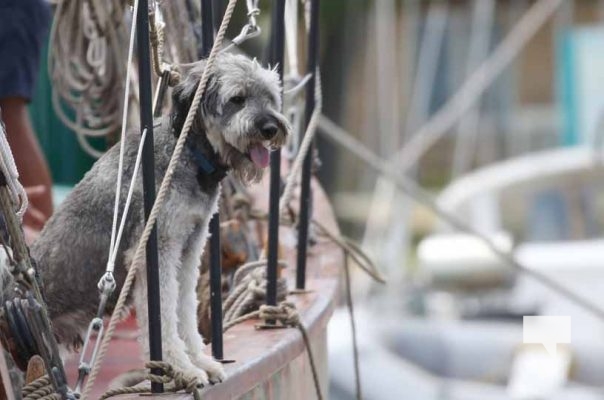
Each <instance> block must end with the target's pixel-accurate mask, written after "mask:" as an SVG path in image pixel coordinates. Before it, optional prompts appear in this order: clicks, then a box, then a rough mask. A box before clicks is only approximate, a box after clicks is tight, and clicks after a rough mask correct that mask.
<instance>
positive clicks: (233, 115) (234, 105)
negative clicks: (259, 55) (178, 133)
mask: <svg viewBox="0 0 604 400" xmlns="http://www.w3.org/2000/svg"><path fill="white" fill-rule="evenodd" d="M204 67H205V63H203V64H202V63H200V64H199V65H198V66H196V67H194V68H193V69H192V70H191V71H190V72H189V73H188V76H187V78H186V79H185V80H184V81H183V82H182V83H180V84H178V85H177V86H176V87H175V88H174V94H173V109H174V111H173V122H175V121H174V120H180V121H181V122H180V124H182V123H183V122H184V116H186V113H187V111H188V109H189V106H190V104H191V102H192V100H193V96H194V94H195V90H196V89H197V86H198V84H199V80H200V79H201V75H202V73H203V69H204ZM280 92H281V83H280V81H279V76H278V74H277V72H276V71H274V70H270V69H265V68H263V67H262V66H260V64H258V62H256V61H255V60H250V59H249V58H247V57H244V56H240V55H233V54H229V53H221V54H220V55H219V56H218V57H217V58H216V63H215V64H214V68H213V70H212V71H211V73H210V77H209V80H208V83H207V86H206V90H205V94H204V96H203V99H202V101H201V105H200V109H199V110H198V113H197V116H196V122H195V124H194V126H193V131H192V132H191V135H195V134H203V133H205V135H206V136H207V140H208V141H209V143H210V145H211V146H212V149H213V151H214V152H215V153H216V154H217V155H218V158H219V162H220V163H221V164H222V165H224V166H226V167H228V168H230V169H231V170H232V171H233V173H234V174H235V176H237V177H238V178H240V179H241V180H243V181H246V182H247V181H256V180H258V179H260V178H261V177H262V171H263V169H264V168H266V167H267V166H268V163H269V151H270V150H271V149H276V148H279V147H281V146H283V145H284V144H285V141H286V138H287V135H288V134H289V132H290V131H291V127H290V124H289V122H288V121H287V119H286V118H285V117H284V116H283V115H282V114H281V112H280V109H281V93H280ZM177 129H180V128H177Z"/></svg>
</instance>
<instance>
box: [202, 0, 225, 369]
mask: <svg viewBox="0 0 604 400" xmlns="http://www.w3.org/2000/svg"><path fill="white" fill-rule="evenodd" d="M215 1H216V0H201V53H202V54H201V56H202V58H207V57H208V56H209V55H210V52H211V51H212V46H213V45H214V18H213V13H212V3H213V2H215ZM210 235H211V236H210V312H211V320H212V355H213V356H214V358H215V359H217V360H222V359H223V358H224V353H223V344H222V265H221V259H220V257H221V249H220V216H219V214H218V213H216V214H214V215H213V216H212V219H211V220H210Z"/></svg>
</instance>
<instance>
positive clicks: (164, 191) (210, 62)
mask: <svg viewBox="0 0 604 400" xmlns="http://www.w3.org/2000/svg"><path fill="white" fill-rule="evenodd" d="M236 4H237V0H229V3H228V5H227V7H226V11H225V13H224V17H223V19H222V23H221V25H220V29H219V30H218V33H217V35H216V39H215V42H214V46H212V50H211V52H210V56H209V57H208V59H207V63H206V67H205V68H204V70H203V73H202V76H201V79H200V82H199V86H198V87H197V90H196V91H195V96H194V97H193V101H192V102H191V105H190V108H189V111H188V113H187V118H186V119H185V123H184V125H183V128H182V131H181V133H180V135H179V137H178V140H177V142H176V146H175V148H174V152H173V153H172V157H171V158H170V162H169V164H168V168H167V170H166V174H165V176H164V179H163V180H162V183H161V186H160V188H159V191H158V193H157V197H156V199H155V203H154V204H153V208H152V209H151V213H150V214H149V218H148V220H147V223H146V224H145V229H144V230H143V233H142V235H141V238H140V239H139V242H138V245H137V248H136V252H135V254H134V257H133V260H132V262H131V264H130V267H129V268H128V274H127V276H126V279H125V281H124V284H123V286H122V290H121V291H120V295H119V297H118V300H117V303H116V305H115V310H114V312H113V314H112V315H111V319H110V321H109V325H108V327H107V331H106V334H105V337H104V338H103V342H102V344H101V347H100V349H99V353H98V356H97V358H96V360H95V362H94V364H93V366H92V369H91V372H90V376H89V378H88V381H87V382H86V387H85V389H84V393H83V395H82V399H84V400H85V399H87V398H88V395H89V393H90V390H91V389H92V386H93V385H94V381H95V380H96V377H97V375H98V373H99V369H100V366H101V364H102V361H103V358H104V357H105V354H106V352H107V348H108V346H109V342H110V341H111V338H112V336H113V332H114V331H115V327H116V324H117V322H118V317H119V316H120V315H121V312H122V310H123V309H124V307H126V299H127V297H128V294H129V293H130V288H131V287H132V283H133V282H134V277H135V276H136V272H137V271H138V268H139V267H140V266H141V265H142V264H144V257H145V245H146V243H147V240H148V239H149V236H150V234H151V231H152V229H153V226H154V225H155V222H156V220H157V217H158V215H159V212H160V211H161V209H162V207H163V205H164V202H165V200H166V198H167V195H168V192H169V190H170V183H171V181H172V176H173V175H174V171H175V169H176V165H177V163H179V162H180V155H181V153H182V151H183V148H184V145H185V142H186V139H187V137H188V135H189V132H190V130H191V126H192V125H193V120H194V118H195V114H196V113H197V110H198V108H199V103H200V101H201V97H202V96H203V94H204V92H205V89H206V85H207V82H208V78H209V75H210V71H211V70H212V69H213V67H214V63H215V60H216V56H217V54H218V52H219V51H220V48H221V46H222V42H223V41H224V35H225V33H226V30H227V27H228V25H229V22H230V20H231V16H232V15H233V11H234V9H235V5H236Z"/></svg>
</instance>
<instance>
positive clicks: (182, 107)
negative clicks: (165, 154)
mask: <svg viewBox="0 0 604 400" xmlns="http://www.w3.org/2000/svg"><path fill="white" fill-rule="evenodd" d="M198 84H199V76H198V75H197V74H196V73H195V71H191V73H189V74H187V77H186V79H185V80H184V81H182V82H180V83H179V84H178V85H176V86H175V87H174V89H173V90H172V112H171V115H170V119H171V120H172V124H171V125H172V130H173V133H174V135H175V136H178V135H179V134H180V131H181V130H182V126H183V125H184V123H185V119H186V118H187V113H188V112H189V106H190V105H191V102H192V101H193V97H194V96H195V90H196V89H197V85H198Z"/></svg>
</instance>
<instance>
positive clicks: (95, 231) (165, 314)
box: [31, 54, 290, 383]
mask: <svg viewBox="0 0 604 400" xmlns="http://www.w3.org/2000/svg"><path fill="white" fill-rule="evenodd" d="M202 71H203V64H202V63H200V64H199V65H198V66H197V67H195V68H193V70H192V71H191V72H190V73H189V74H188V76H187V78H186V79H185V80H184V82H182V83H180V84H179V85H178V86H177V87H176V88H175V89H174V92H173V105H172V109H173V111H172V113H171V115H170V117H166V118H163V119H162V120H161V121H157V122H156V127H155V140H154V143H155V176H156V178H157V183H156V184H157V187H159V185H160V182H161V180H162V179H163V176H164V174H165V171H166V168H167V166H168V162H169V160H170V157H171V155H172V152H173V150H174V146H175V144H176V140H177V135H178V134H179V133H180V130H181V128H182V125H183V123H184V120H185V117H186V114H187V111H188V109H189V105H190V103H191V101H192V98H193V95H194V93H195V90H196V88H197V85H198V83H199V79H200V77H201V74H202ZM280 106H281V105H280V82H279V78H278V75H277V74H276V73H275V72H274V71H272V70H268V69H264V68H262V67H260V66H259V65H258V63H256V62H255V61H251V60H249V59H247V58H245V57H242V56H235V55H230V54H221V55H220V56H219V57H218V58H217V61H216V67H215V69H214V71H212V73H211V75H210V80H209V82H208V86H207V89H206V93H205V95H204V97H203V100H202V103H201V105H200V109H199V110H198V113H197V117H196V119H195V123H194V124H193V127H192V131H191V133H190V134H189V137H188V139H187V146H186V147H185V149H184V151H183V154H182V156H181V159H180V160H179V163H178V167H177V169H176V171H175V174H174V177H173V181H172V184H171V190H170V194H169V195H168V198H167V200H166V203H165V205H164V207H163V209H162V212H161V214H160V216H159V219H158V221H157V235H158V242H159V244H158V248H159V273H160V284H161V315H162V339H163V356H164V360H166V361H169V362H171V363H172V364H174V365H175V366H176V367H177V368H180V369H182V370H185V371H187V372H189V373H191V374H195V375H196V376H197V377H198V378H199V379H200V380H201V382H202V383H207V382H208V381H218V380H222V379H223V378H224V372H223V368H222V366H221V365H220V364H219V363H218V362H216V361H214V360H213V359H212V358H211V357H209V356H208V355H206V354H205V353H204V352H202V349H203V348H204V344H203V341H202V337H201V336H200V335H199V333H198V331H197V317H196V315H197V313H196V308H197V298H196V292H195V287H196V285H197V281H198V277H199V263H200V259H201V253H202V250H203V247H204V243H205V241H206V238H207V232H208V223H209V219H210V217H211V216H212V214H213V213H214V212H215V211H216V209H217V198H218V193H219V190H220V180H221V179H222V178H223V177H224V174H225V173H226V171H231V172H232V173H233V174H234V175H235V176H236V177H238V178H240V179H242V180H243V181H246V182H250V181H255V180H258V179H259V178H260V177H261V175H262V167H265V166H266V165H265V164H266V156H267V153H266V151H262V150H260V153H258V151H259V150H258V147H257V146H258V145H261V144H262V145H263V146H265V147H266V146H271V147H279V146H281V145H283V144H284V142H285V139H286V136H287V134H288V132H289V130H290V127H289V124H288V122H287V120H286V119H285V118H284V117H283V116H282V115H281V114H280V112H279V110H280ZM139 137H140V134H139V132H136V133H131V134H129V135H127V138H126V144H125V148H126V150H125V159H124V160H125V162H124V165H125V170H124V180H123V182H124V183H123V187H122V189H121V194H122V199H121V204H122V207H123V204H124V202H125V197H126V193H127V185H128V184H129V182H130V180H131V178H132V170H133V164H134V160H135V157H136V151H137V146H138V144H139ZM255 146H256V150H255V151H257V153H256V157H254V156H253V155H252V154H251V153H252V152H253V151H254V147H255ZM195 153H197V154H199V153H202V154H203V155H204V156H205V158H206V159H208V160H209V161H210V162H211V163H212V164H213V165H214V167H215V168H216V171H215V172H213V173H211V174H207V173H205V172H203V171H201V170H200V168H199V167H198V162H196V156H195ZM258 154H261V156H260V158H258V157H259V156H258ZM118 157H119V146H115V147H113V148H112V149H111V150H109V151H108V152H107V154H105V155H104V156H103V157H102V158H101V159H100V160H98V161H97V163H96V164H95V165H94V166H93V168H92V169H91V170H90V172H88V173H87V174H86V176H85V177H84V179H83V180H82V181H81V182H80V183H79V184H78V185H77V186H76V187H75V189H74V190H73V192H72V193H71V194H70V196H69V197H68V198H67V199H66V200H65V202H64V203H63V205H62V206H61V207H60V208H59V209H58V210H57V212H56V213H55V214H54V215H53V217H52V218H51V219H50V220H49V221H48V223H47V225H46V227H45V228H44V230H43V231H42V234H41V236H40V238H39V239H38V240H37V241H36V242H35V243H34V245H33V247H32V249H31V252H32V256H33V257H34V259H35V260H36V261H37V264H38V267H39V269H40V272H41V274H42V279H43V283H44V286H45V292H46V297H47V300H48V306H49V312H50V316H51V318H52V322H53V329H54V332H55V335H56V337H57V339H58V341H59V342H60V345H61V346H63V347H65V348H68V349H72V350H73V349H74V348H77V347H78V346H79V345H80V344H81V341H82V335H83V333H84V332H85V329H86V327H87V324H88V323H89V322H90V319H91V318H92V317H93V316H94V314H95V312H96V308H97V306H98V302H99V296H98V289H97V282H98V280H99V278H100V277H101V276H102V275H103V273H104V271H105V267H106V263H107V258H108V248H109V240H110V236H111V223H112V214H113V203H114V196H115V182H116V177H117V170H118ZM252 160H254V161H252ZM258 160H260V162H259V161H258ZM130 209H131V212H130V215H129V217H128V222H127V224H126V227H125V232H124V238H123V240H122V243H121V245H120V247H119V249H120V251H119V256H118V258H117V263H116V268H115V275H116V281H117V284H118V287H117V290H116V292H115V293H114V295H113V298H112V301H113V303H111V304H114V301H115V299H116V298H117V293H119V290H120V289H121V286H122V284H123V281H124V278H125V274H126V268H127V266H128V265H130V262H131V259H132V257H133V255H134V251H135V247H136V245H137V242H138V238H139V237H140V235H141V232H142V229H143V214H142V209H143V190H142V184H141V179H140V177H138V178H137V182H136V186H135V191H134V196H133V200H132V205H131V208H130ZM131 297H132V300H133V303H134V305H135V306H136V310H137V317H138V319H139V325H140V328H141V330H142V335H141V336H142V340H143V345H144V348H145V351H148V343H147V340H148V339H147V338H148V326H147V283H146V270H145V268H142V269H140V270H139V271H138V274H137V276H136V282H135V287H134V291H133V296H131Z"/></svg>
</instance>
